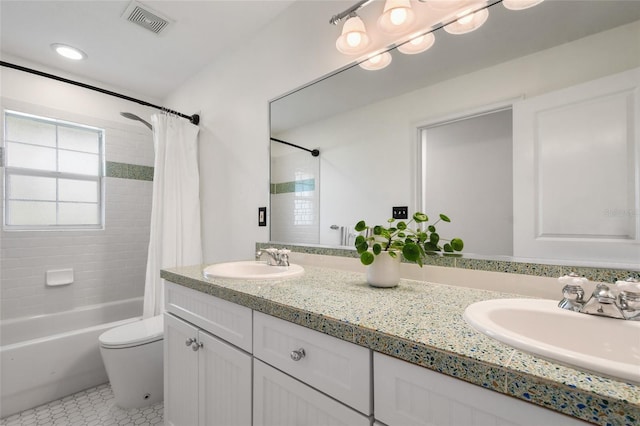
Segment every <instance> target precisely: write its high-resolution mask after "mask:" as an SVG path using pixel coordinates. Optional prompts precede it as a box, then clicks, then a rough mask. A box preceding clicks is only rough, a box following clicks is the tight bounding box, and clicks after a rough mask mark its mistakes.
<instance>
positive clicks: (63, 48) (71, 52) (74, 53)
mask: <svg viewBox="0 0 640 426" xmlns="http://www.w3.org/2000/svg"><path fill="white" fill-rule="evenodd" d="M51 48H52V49H53V50H54V51H55V52H56V53H57V54H58V55H60V56H63V57H65V58H67V59H72V60H74V61H79V60H81V59H85V58H86V57H87V54H86V53H84V52H83V51H82V50H80V49H78V48H75V47H73V46H69V45H67V44H62V43H53V44H52V45H51Z"/></svg>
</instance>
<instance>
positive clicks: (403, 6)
mask: <svg viewBox="0 0 640 426" xmlns="http://www.w3.org/2000/svg"><path fill="white" fill-rule="evenodd" d="M414 20H415V14H414V13H413V9H412V8H411V3H410V2H409V0H386V1H385V3H384V9H383V12H382V15H380V17H379V18H378V26H379V27H380V29H381V30H382V31H383V32H385V33H387V34H400V33H403V32H405V31H407V29H408V28H409V27H410V26H411V24H413V21H414Z"/></svg>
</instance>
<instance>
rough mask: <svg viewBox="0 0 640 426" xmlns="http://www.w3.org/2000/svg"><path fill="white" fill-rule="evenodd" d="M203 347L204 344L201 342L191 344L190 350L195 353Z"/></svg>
mask: <svg viewBox="0 0 640 426" xmlns="http://www.w3.org/2000/svg"><path fill="white" fill-rule="evenodd" d="M203 346H204V344H203V343H202V342H193V344H192V345H191V349H193V351H194V352H196V351H197V350H198V349H200V348H201V347H203Z"/></svg>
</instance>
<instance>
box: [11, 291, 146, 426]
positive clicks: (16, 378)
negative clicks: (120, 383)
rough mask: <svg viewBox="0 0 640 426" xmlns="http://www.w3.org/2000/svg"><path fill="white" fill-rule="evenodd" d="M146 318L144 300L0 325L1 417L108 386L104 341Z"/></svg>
mask: <svg viewBox="0 0 640 426" xmlns="http://www.w3.org/2000/svg"><path fill="white" fill-rule="evenodd" d="M141 315H142V298H141V297H140V298H134V299H127V300H122V301H117V302H109V303H103V304H100V305H92V306H85V307H82V308H78V309H74V310H71V311H66V312H59V313H55V314H48V315H39V316H35V317H25V318H16V319H10V320H4V321H0V397H1V399H0V418H4V417H7V416H10V415H11V414H14V413H16V412H19V411H22V410H26V409H29V408H33V407H36V406H38V405H40V404H44V403H46V402H49V401H53V400H56V399H59V398H63V397H65V396H67V395H70V394H72V393H75V392H78V391H81V390H83V389H87V388H90V387H93V386H97V385H99V384H102V383H106V382H107V381H108V379H107V373H106V371H105V369H104V365H103V363H102V358H101V357H100V348H99V344H98V336H100V334H102V333H103V332H105V331H106V330H108V329H110V328H113V327H117V326H119V325H123V324H127V323H130V322H133V321H137V320H139V319H140V318H141Z"/></svg>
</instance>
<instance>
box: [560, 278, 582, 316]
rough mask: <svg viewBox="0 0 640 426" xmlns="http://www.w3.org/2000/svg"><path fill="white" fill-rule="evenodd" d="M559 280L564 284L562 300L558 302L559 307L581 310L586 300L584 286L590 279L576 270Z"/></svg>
mask: <svg viewBox="0 0 640 426" xmlns="http://www.w3.org/2000/svg"><path fill="white" fill-rule="evenodd" d="M558 282H560V284H564V287H563V288H562V300H561V301H560V303H558V307H560V308H562V309H568V310H570V311H575V312H579V311H580V310H581V309H582V307H583V306H584V304H585V302H586V301H585V300H584V289H583V288H582V286H583V285H584V284H586V283H588V282H589V281H588V280H587V279H586V278H584V277H581V276H580V275H578V274H576V273H575V272H571V273H570V274H568V275H565V276H562V277H560V278H558Z"/></svg>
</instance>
